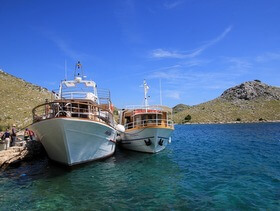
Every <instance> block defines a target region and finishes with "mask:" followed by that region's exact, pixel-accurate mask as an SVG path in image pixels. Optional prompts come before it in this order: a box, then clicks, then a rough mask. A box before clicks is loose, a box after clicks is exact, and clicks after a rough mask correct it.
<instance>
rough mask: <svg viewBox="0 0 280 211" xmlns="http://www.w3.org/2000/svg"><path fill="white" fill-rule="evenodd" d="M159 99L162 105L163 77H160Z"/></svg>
mask: <svg viewBox="0 0 280 211" xmlns="http://www.w3.org/2000/svg"><path fill="white" fill-rule="evenodd" d="M159 101H160V105H162V94H161V78H160V79H159Z"/></svg>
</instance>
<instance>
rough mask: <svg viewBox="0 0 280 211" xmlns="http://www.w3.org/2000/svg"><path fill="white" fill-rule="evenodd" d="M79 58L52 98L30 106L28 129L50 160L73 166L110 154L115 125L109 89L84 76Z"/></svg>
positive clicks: (112, 146)
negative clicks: (74, 67) (37, 139)
mask: <svg viewBox="0 0 280 211" xmlns="http://www.w3.org/2000/svg"><path fill="white" fill-rule="evenodd" d="M80 71H82V70H81V64H80V63H79V62H78V64H77V65H76V69H75V77H74V80H64V81H62V82H61V83H60V88H59V93H58V94H56V98H57V99H55V100H53V101H52V102H46V103H45V104H42V105H39V106H37V107H35V108H34V109H33V124H32V125H31V129H32V130H33V131H34V132H35V133H36V135H37V137H38V138H39V140H40V141H41V142H42V144H43V146H44V148H45V149H46V151H47V154H48V156H49V158H50V159H51V160H54V161H56V162H59V163H62V164H65V165H68V166H72V165H75V164H80V163H84V162H88V161H93V160H97V159H102V158H106V157H109V156H111V155H112V154H113V153H114V152H115V146H116V129H115V123H114V119H113V105H112V103H111V100H110V92H109V91H104V90H100V89H98V90H97V86H96V83H95V82H94V81H91V80H84V77H83V74H80V73H77V72H80Z"/></svg>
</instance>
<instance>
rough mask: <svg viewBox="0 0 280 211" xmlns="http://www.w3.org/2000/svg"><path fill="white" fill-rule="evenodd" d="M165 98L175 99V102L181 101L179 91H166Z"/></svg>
mask: <svg viewBox="0 0 280 211" xmlns="http://www.w3.org/2000/svg"><path fill="white" fill-rule="evenodd" d="M164 96H165V97H167V98H171V99H175V100H180V99H181V97H180V92H179V91H177V90H166V91H165V92H164Z"/></svg>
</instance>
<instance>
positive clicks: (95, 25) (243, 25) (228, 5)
mask: <svg viewBox="0 0 280 211" xmlns="http://www.w3.org/2000/svg"><path fill="white" fill-rule="evenodd" d="M279 11H280V1H278V0H269V1H268V0H235V1H232V0H211V1H210V0H153V1H151V0H79V1H78V0H75V1H74V0H72V1H71V0H67V1H62V0H60V1H51V0H50V1H43V0H18V1H16V0H0V16H1V18H0V26H1V28H0V48H1V50H0V68H2V69H3V70H4V71H6V72H8V73H10V74H13V75H15V76H17V77H21V78H23V79H25V80H27V81H29V82H32V83H34V84H37V85H40V86H43V87H46V88H48V89H50V90H53V89H57V88H58V85H59V82H60V80H62V79H64V78H65V73H64V63H65V60H66V61H67V70H68V71H67V75H68V78H70V76H72V75H73V70H74V65H75V62H76V61H77V60H80V61H81V63H82V64H83V68H84V71H85V73H86V75H87V78H88V79H93V80H95V82H96V83H97V84H98V86H99V87H101V88H107V89H110V91H111V95H112V100H113V102H114V104H115V105H116V106H117V107H124V106H126V105H137V104H141V103H143V90H142V89H143V88H141V87H140V85H141V84H142V82H143V79H146V80H147V83H148V84H149V86H150V90H149V91H150V92H149V95H150V104H159V102H160V97H159V93H160V92H159V84H160V80H161V84H162V98H163V104H165V105H168V106H172V107H173V106H175V105H176V104H178V103H184V104H188V105H195V104H199V103H202V102H205V101H208V100H211V99H214V98H215V97H218V96H219V95H220V94H221V93H222V92H223V91H224V90H225V89H227V88H229V87H232V86H234V85H237V84H239V83H241V82H244V81H248V80H254V79H259V80H261V81H263V82H265V83H268V84H270V85H274V86H280V71H279V69H280V24H279V23H280V13H279Z"/></svg>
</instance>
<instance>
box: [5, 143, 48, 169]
mask: <svg viewBox="0 0 280 211" xmlns="http://www.w3.org/2000/svg"><path fill="white" fill-rule="evenodd" d="M44 156H46V152H45V150H44V147H43V145H42V144H41V143H40V142H39V141H29V142H27V143H26V144H25V146H14V147H10V148H8V149H7V150H2V151H0V168H2V169H5V168H7V167H8V166H9V165H12V164H15V163H18V162H21V161H29V160H33V159H37V158H39V157H44Z"/></svg>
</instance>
